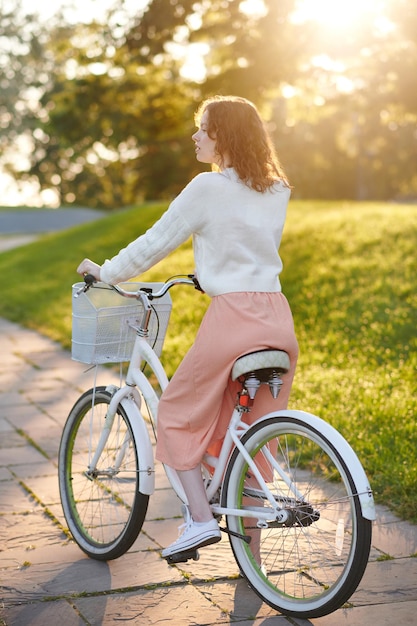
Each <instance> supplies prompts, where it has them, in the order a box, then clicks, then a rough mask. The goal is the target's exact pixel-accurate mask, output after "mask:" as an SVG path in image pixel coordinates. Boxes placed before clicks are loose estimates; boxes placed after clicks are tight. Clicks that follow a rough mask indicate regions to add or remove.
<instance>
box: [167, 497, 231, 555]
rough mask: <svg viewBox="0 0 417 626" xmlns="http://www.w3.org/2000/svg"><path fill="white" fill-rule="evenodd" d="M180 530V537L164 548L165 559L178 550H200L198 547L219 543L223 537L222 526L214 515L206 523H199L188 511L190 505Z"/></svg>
mask: <svg viewBox="0 0 417 626" xmlns="http://www.w3.org/2000/svg"><path fill="white" fill-rule="evenodd" d="M184 508H185V507H184ZM179 531H180V532H181V531H182V532H181V534H180V536H179V537H178V539H177V540H176V541H174V543H172V544H171V545H170V546H168V548H165V550H162V557H163V558H164V559H166V558H167V557H169V556H172V555H173V554H177V553H178V552H187V551H191V550H198V548H203V547H204V546H209V545H210V544H212V543H217V542H218V541H220V539H221V532H220V528H219V525H218V523H217V520H215V519H214V517H213V519H211V520H210V521H208V522H206V523H205V524H199V525H197V524H196V523H195V522H194V520H193V518H192V517H191V515H190V513H189V511H188V507H187V509H186V520H185V523H184V524H182V525H181V526H180V527H179Z"/></svg>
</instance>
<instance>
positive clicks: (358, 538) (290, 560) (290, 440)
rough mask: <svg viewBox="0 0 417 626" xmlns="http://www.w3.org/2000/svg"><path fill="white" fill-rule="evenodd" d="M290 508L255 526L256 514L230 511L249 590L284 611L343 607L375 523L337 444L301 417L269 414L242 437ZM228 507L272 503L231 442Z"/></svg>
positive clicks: (304, 613) (311, 612) (310, 612)
mask: <svg viewBox="0 0 417 626" xmlns="http://www.w3.org/2000/svg"><path fill="white" fill-rule="evenodd" d="M242 442H243V443H244V445H245V448H246V450H247V451H248V452H249V454H250V456H251V457H252V458H254V459H255V462H256V465H257V467H258V469H260V471H261V473H262V475H263V477H264V479H265V480H266V482H267V485H268V487H269V489H270V491H271V492H272V494H273V495H274V499H275V500H276V501H277V502H278V503H279V504H280V506H281V507H282V508H283V509H284V511H285V512H286V513H287V515H288V519H287V520H286V521H285V522H284V523H282V522H278V521H277V520H276V516H275V515H271V519H270V520H267V522H264V523H263V524H260V525H261V526H263V527H261V528H259V527H258V525H257V524H258V519H257V518H248V517H238V516H232V515H229V516H228V517H227V526H228V528H229V529H230V530H231V531H233V532H235V533H239V534H240V535H245V536H247V537H250V538H251V539H250V543H247V542H245V541H244V540H243V539H241V538H239V537H236V536H233V535H229V539H230V543H231V547H232V550H233V552H234V555H235V558H236V561H237V563H238V565H239V567H240V569H241V571H242V572H243V574H244V575H245V577H246V578H247V580H248V582H249V583H250V585H251V587H252V588H253V589H254V591H255V592H256V593H257V594H258V595H259V596H260V597H261V598H262V599H263V600H264V601H265V602H266V603H267V604H269V605H270V606H272V607H273V608H275V609H277V610H278V611H280V612H281V613H284V614H286V615H293V616H296V617H302V618H312V617H321V616H323V615H327V614H328V613H331V612H332V611H335V610H336V609H338V608H340V607H341V606H342V605H343V604H344V603H345V602H346V601H347V600H348V599H349V598H350V596H351V595H352V593H353V592H354V591H355V589H356V588H357V586H358V584H359V582H360V581H361V579H362V576H363V573H364V571H365V568H366V565H367V562H368V557H369V551H370V546H371V529H372V524H371V522H370V521H369V520H367V519H365V518H363V517H362V514H361V508H360V503H359V498H358V496H357V494H356V493H355V488H354V482H353V479H352V476H351V473H350V471H349V468H348V467H347V466H346V464H345V462H344V460H343V458H341V455H340V454H339V452H338V451H337V449H335V447H334V445H333V444H332V443H331V442H330V441H329V440H327V439H326V438H325V437H324V436H323V435H322V434H321V433H320V432H318V431H317V430H315V429H314V428H313V427H311V426H309V425H307V424H306V423H305V422H302V421H300V420H298V419H297V418H292V417H282V416H280V417H278V416H272V417H271V418H268V419H266V420H263V421H262V422H260V423H259V424H255V425H254V426H253V427H252V428H251V429H250V430H249V431H248V432H247V433H246V434H245V435H244V436H243V438H242ZM224 490H225V491H224V493H225V500H226V501H225V502H223V504H226V505H227V507H230V508H236V509H241V510H250V509H251V510H254V511H260V512H262V511H265V508H266V507H269V508H270V510H271V513H272V511H273V508H272V507H271V506H270V505H269V502H268V500H267V499H266V498H265V495H264V493H263V490H262V487H261V486H260V485H259V483H258V481H257V480H256V479H255V477H254V476H252V475H251V474H250V470H249V469H248V464H247V463H246V461H245V459H244V458H243V455H242V454H240V453H239V451H238V450H237V449H236V450H235V451H234V453H233V455H232V458H231V460H230V463H229V466H228V470H227V472H226V476H225V484H224Z"/></svg>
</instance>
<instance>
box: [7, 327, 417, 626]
mask: <svg viewBox="0 0 417 626" xmlns="http://www.w3.org/2000/svg"><path fill="white" fill-rule="evenodd" d="M0 341H1V349H2V359H1V360H0V626H4V625H7V626H27V625H31V626H38V625H39V626H41V625H42V626H56V625H60V624H62V625H63V626H73V625H77V626H78V625H83V626H85V625H86V624H87V625H88V624H90V625H96V624H97V625H103V626H109V625H116V624H119V623H123V622H126V623H129V624H139V625H140V626H148V625H149V626H154V625H156V624H158V625H161V624H162V625H164V624H170V626H186V625H189V626H191V625H193V626H211V625H214V624H220V625H222V624H238V625H239V626H249V625H250V626H284V625H285V624H292V626H308V625H310V626H311V625H319V626H340V625H346V626H359V625H361V626H368V624H372V626H377V625H378V626H385V625H386V626H388V624H389V626H392V625H393V624H394V625H395V626H403V625H404V626H406V625H408V624H415V623H416V617H415V616H416V614H417V527H416V526H413V525H411V524H408V523H406V522H403V521H401V520H399V519H397V518H396V517H395V516H394V515H393V514H392V513H391V512H390V511H388V510H387V509H385V508H382V507H378V520H377V522H376V523H375V524H374V532H373V546H372V551H371V557H370V562H369V565H368V568H367V570H366V572H365V576H364V578H363V580H362V582H361V584H360V586H359V588H358V589H357V591H356V592H355V593H354V594H353V596H352V598H351V599H350V602H349V608H343V609H339V610H338V611H336V612H335V613H333V614H332V615H329V616H326V617H323V618H317V619H311V620H301V619H296V618H290V617H285V616H283V615H279V614H278V613H277V612H276V611H275V610H273V609H272V608H271V607H269V606H268V605H266V604H265V603H263V602H262V601H261V600H260V599H259V598H258V596H257V595H256V594H255V593H254V592H253V591H252V590H251V589H249V587H248V585H247V584H246V582H245V580H243V579H242V578H240V577H239V575H238V568H237V565H236V563H235V561H234V559H233V555H232V551H231V549H230V546H229V543H228V541H227V538H226V537H223V538H222V541H221V542H220V543H219V544H216V545H215V546H210V547H208V548H206V549H204V550H202V551H201V556H200V560H199V561H198V562H194V561H191V562H188V563H187V564H181V566H175V567H169V566H168V565H167V564H166V562H165V561H164V560H163V559H161V557H160V549H161V547H163V546H165V545H167V544H168V543H170V542H171V541H172V539H173V538H174V537H175V536H176V533H177V526H178V524H179V523H180V520H179V517H180V505H179V501H178V498H177V497H176V496H175V494H174V493H173V491H172V489H171V487H170V485H169V482H168V480H167V478H166V476H165V473H164V472H163V469H162V467H161V465H160V464H157V465H156V491H155V494H154V495H153V496H152V497H151V499H150V503H149V508H148V513H147V517H146V520H145V522H144V525H143V528H142V531H141V533H140V535H139V537H138V539H137V540H136V542H135V543H134V545H133V546H132V548H131V549H130V550H129V552H128V553H127V554H126V555H124V556H123V557H121V558H120V559H117V560H115V561H111V562H109V563H101V562H98V561H94V560H92V559H89V558H88V557H87V556H86V555H84V553H83V552H82V551H81V550H80V549H79V548H78V546H77V545H76V544H75V543H74V542H73V541H72V540H71V539H70V538H69V537H68V535H67V533H66V523H65V519H64V517H63V513H62V508H61V505H60V500H59V489H58V480H57V455H58V448H59V441H60V436H61V432H62V427H63V424H64V422H65V419H66V417H67V414H68V412H69V410H70V408H71V406H72V405H73V403H74V402H75V400H76V398H77V397H78V396H79V394H80V393H81V392H83V391H85V390H86V389H88V388H89V387H91V386H92V384H93V381H94V372H93V371H87V370H88V367H87V366H85V365H83V364H81V363H75V362H73V361H71V358H70V355H69V353H68V352H65V351H64V350H62V349H61V348H60V347H59V346H58V345H57V344H55V343H54V342H53V341H50V340H49V339H46V338H45V337H42V336H41V335H38V334H37V333H34V332H32V331H30V330H27V329H22V328H20V327H19V326H17V325H16V324H13V323H10V322H7V321H5V320H0ZM117 381H118V376H117V374H116V373H115V372H114V371H112V370H109V369H108V368H100V370H99V372H98V383H99V384H108V383H114V384H117Z"/></svg>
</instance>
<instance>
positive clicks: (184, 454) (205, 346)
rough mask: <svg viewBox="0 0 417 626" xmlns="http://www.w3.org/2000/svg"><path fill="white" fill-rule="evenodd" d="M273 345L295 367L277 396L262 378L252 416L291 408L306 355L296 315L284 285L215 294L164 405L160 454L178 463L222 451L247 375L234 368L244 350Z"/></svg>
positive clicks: (182, 466) (186, 464)
mask: <svg viewBox="0 0 417 626" xmlns="http://www.w3.org/2000/svg"><path fill="white" fill-rule="evenodd" d="M266 348H276V349H280V350H285V351H286V352H288V354H289V357H290V363H291V367H290V370H289V372H288V373H287V374H285V375H284V376H283V377H282V380H283V385H282V387H281V391H280V393H279V396H278V398H277V399H276V400H274V399H273V397H272V395H271V393H270V391H269V388H268V387H267V386H266V385H262V386H261V388H260V389H259V391H258V393H257V394H256V398H255V402H254V406H253V408H252V410H251V412H250V413H249V414H248V415H247V420H246V421H248V422H249V423H253V422H254V421H255V420H256V419H258V418H259V417H261V416H262V415H264V414H265V413H269V412H271V411H274V410H281V409H285V408H287V404H288V398H289V395H290V391H291V385H292V381H293V378H294V372H295V366H296V362H297V356H298V344H297V339H296V336H295V332H294V323H293V318H292V314H291V310H290V307H289V304H288V302H287V299H286V298H285V296H284V295H283V294H282V293H264V292H262V293H260V292H253V293H252V292H238V293H228V294H225V295H221V296H215V297H214V298H213V299H212V300H211V302H210V305H209V307H208V309H207V312H206V314H205V316H204V318H203V320H202V323H201V326H200V328H199V330H198V333H197V335H196V339H195V342H194V345H193V346H192V347H191V348H190V350H189V351H188V353H187V354H186V356H185V357H184V359H183V361H182V362H181V364H180V366H179V367H178V369H177V371H176V372H175V374H174V376H173V377H172V379H171V381H170V383H169V384H168V387H167V388H166V390H165V391H164V393H163V394H162V397H161V400H160V403H159V408H158V426H157V447H156V458H157V459H158V460H159V461H161V462H162V463H165V464H166V465H169V466H170V467H172V468H174V469H176V470H189V469H193V468H194V467H196V466H197V465H199V464H200V463H201V461H202V459H203V456H204V454H205V453H206V452H207V451H208V450H209V451H210V454H213V455H216V452H217V453H218V452H219V450H220V447H221V443H222V441H223V438H224V435H225V433H226V431H227V428H228V425H229V421H230V417H231V415H232V411H233V408H234V405H235V402H236V394H237V391H238V389H239V387H240V385H239V383H237V382H232V380H231V378H230V373H231V370H232V367H233V364H234V362H235V360H236V359H237V358H239V357H240V356H242V355H244V354H247V353H248V352H254V351H256V350H264V349H266Z"/></svg>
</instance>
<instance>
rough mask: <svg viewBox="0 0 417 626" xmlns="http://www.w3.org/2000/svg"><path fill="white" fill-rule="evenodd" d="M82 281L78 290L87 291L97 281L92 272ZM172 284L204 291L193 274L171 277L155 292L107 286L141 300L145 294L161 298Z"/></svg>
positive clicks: (149, 297) (142, 288)
mask: <svg viewBox="0 0 417 626" xmlns="http://www.w3.org/2000/svg"><path fill="white" fill-rule="evenodd" d="M84 282H85V286H84V287H83V288H82V289H81V290H80V292H81V291H84V292H85V291H87V290H88V289H90V287H92V286H93V284H94V283H96V282H98V281H97V280H96V279H95V277H94V276H93V275H92V274H85V276H84ZM174 285H193V286H194V288H195V289H197V290H198V291H201V292H202V293H204V292H203V290H202V289H201V286H200V283H199V282H198V280H197V278H196V277H195V276H194V274H188V275H187V276H179V277H177V278H171V279H170V280H167V282H166V283H164V285H163V286H162V287H161V289H160V290H159V291H156V292H153V290H152V288H150V287H141V288H140V289H138V291H127V290H126V289H123V287H120V285H108V286H109V287H110V288H111V289H114V291H116V292H117V293H118V294H120V295H121V296H124V297H125V298H135V299H136V300H141V299H143V297H145V296H146V298H147V299H148V300H154V299H156V298H162V297H163V296H164V295H165V294H166V293H167V291H169V290H170V289H171V287H173V286H174ZM80 292H79V293H80ZM77 295H78V294H77Z"/></svg>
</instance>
